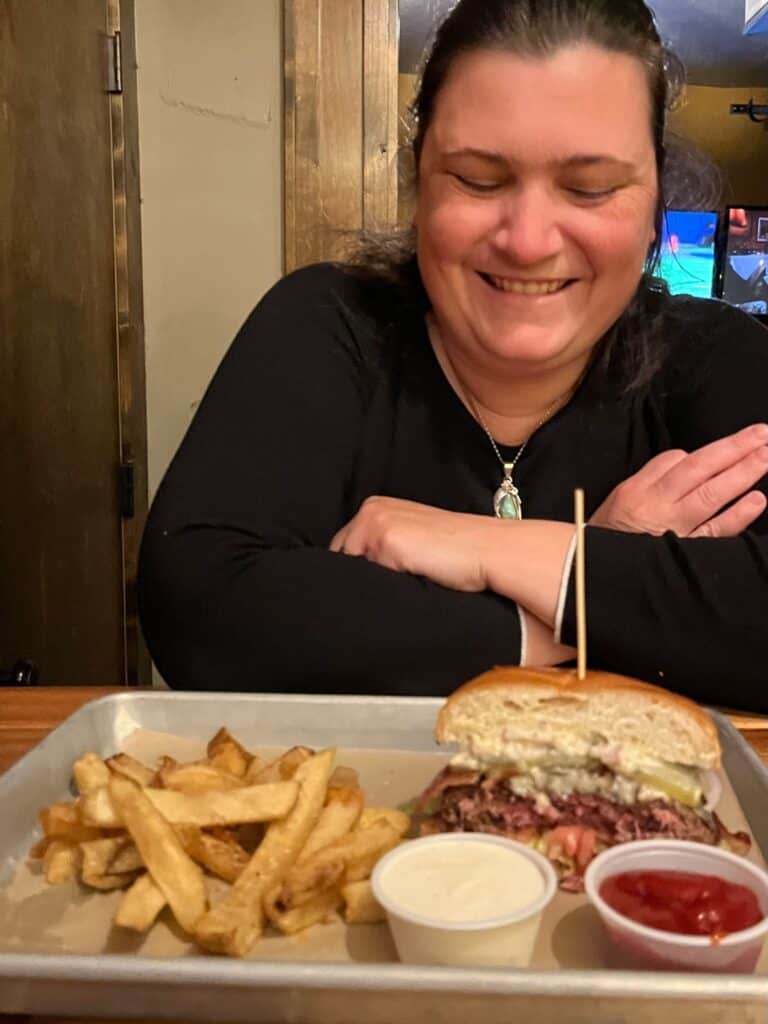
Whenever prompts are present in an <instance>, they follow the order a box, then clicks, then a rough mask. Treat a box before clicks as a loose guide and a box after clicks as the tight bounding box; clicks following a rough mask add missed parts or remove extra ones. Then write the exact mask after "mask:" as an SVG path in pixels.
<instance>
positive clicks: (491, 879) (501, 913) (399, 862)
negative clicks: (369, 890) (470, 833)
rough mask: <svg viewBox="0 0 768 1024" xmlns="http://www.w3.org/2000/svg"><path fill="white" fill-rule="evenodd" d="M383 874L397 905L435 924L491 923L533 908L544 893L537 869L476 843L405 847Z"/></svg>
mask: <svg viewBox="0 0 768 1024" xmlns="http://www.w3.org/2000/svg"><path fill="white" fill-rule="evenodd" d="M398 854H399V856H398V857H397V859H396V860H395V861H394V862H393V863H392V864H390V865H389V866H388V867H387V868H386V870H385V871H384V872H383V873H382V874H381V877H380V879H379V884H380V886H381V890H382V894H383V895H384V894H385V895H386V897H387V901H388V902H390V901H391V905H392V906H393V909H394V907H400V908H402V910H403V911H405V912H406V913H411V914H418V915H419V916H421V917H428V918H432V919H433V920H438V921H445V922H453V923H465V924H466V923H469V922H473V921H490V920H494V919H497V918H503V917H506V916H508V915H510V914H514V913H516V912H517V911H519V910H522V909H523V908H524V907H527V906H529V905H530V904H531V903H533V902H534V901H535V900H536V899H538V898H539V897H540V896H541V895H542V893H543V892H544V887H545V886H544V879H543V878H542V876H541V872H540V871H539V870H538V868H537V867H536V865H535V864H534V863H533V862H532V861H530V860H529V859H528V858H527V857H525V856H524V855H523V854H522V853H518V851H517V850H515V849H512V848H510V849H507V848H505V847H504V846H502V845H497V844H491V843H480V842H473V841H471V840H466V841H462V840H460V839H457V840H456V841H455V842H451V843H444V844H437V843H436V844H434V845H429V844H425V845H423V846H422V845H420V844H419V843H418V842H417V843H415V844H414V847H413V849H411V850H409V849H408V848H407V845H406V846H403V847H400V849H399V850H398Z"/></svg>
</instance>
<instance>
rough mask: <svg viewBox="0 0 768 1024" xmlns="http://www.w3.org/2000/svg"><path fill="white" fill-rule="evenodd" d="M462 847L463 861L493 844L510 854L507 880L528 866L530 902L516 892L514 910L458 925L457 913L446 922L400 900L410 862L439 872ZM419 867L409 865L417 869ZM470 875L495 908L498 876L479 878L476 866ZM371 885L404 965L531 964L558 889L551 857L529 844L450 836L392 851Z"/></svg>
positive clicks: (445, 917) (467, 834) (482, 836)
mask: <svg viewBox="0 0 768 1024" xmlns="http://www.w3.org/2000/svg"><path fill="white" fill-rule="evenodd" d="M460 844H461V846H462V847H463V848H464V849H463V850H461V851H458V852H459V853H461V854H462V855H463V853H466V852H467V851H469V854H470V856H471V855H472V853H471V848H475V849H478V848H483V847H484V848H485V849H487V847H488V846H489V845H491V846H494V847H497V848H499V849H500V850H502V851H504V852H506V853H507V854H508V855H509V875H508V876H506V877H508V878H511V877H513V873H514V872H515V870H516V869H520V868H522V875H523V877H527V878H529V879H532V880H533V882H534V885H533V886H532V887H531V892H530V898H526V894H525V893H524V892H521V891H519V890H518V892H517V894H516V898H517V900H518V906H517V908H516V909H515V910H513V911H511V912H509V913H506V914H503V915H501V916H484V917H483V918H481V919H478V918H474V919H471V920H457V919H456V917H457V914H456V912H455V911H456V908H455V907H454V910H453V913H448V911H447V910H446V913H445V915H443V916H441V914H440V913H439V906H438V908H437V909H436V910H435V912H434V914H425V913H423V912H415V911H414V910H413V909H412V908H409V907H408V906H407V905H404V903H407V902H408V901H407V900H403V899H402V896H401V897H398V896H397V893H396V890H397V889H398V888H399V885H398V884H397V881H398V876H399V878H400V881H402V880H403V876H402V873H403V872H408V871H409V859H411V858H416V857H417V858H418V863H419V864H420V865H421V866H422V867H423V866H424V865H425V864H427V865H429V868H430V870H431V869H432V868H434V870H435V871H436V872H438V873H439V872H440V871H441V864H442V866H443V867H442V870H445V863H446V855H448V856H449V857H450V856H451V853H450V851H451V850H453V851H457V850H458V847H459V845H460ZM479 852H480V853H482V852H483V850H482V849H480V850H479ZM494 859H496V858H494ZM499 860H500V863H501V858H499ZM415 863H416V862H415V860H411V865H410V870H411V871H413V870H414V864H415ZM469 876H472V878H471V884H472V885H473V886H475V887H477V889H479V891H480V894H481V895H482V896H483V897H485V899H484V900H483V902H486V900H488V901H490V905H491V906H492V905H493V902H494V900H493V897H494V894H497V893H498V885H499V878H498V876H494V874H493V873H492V872H484V871H482V870H480V871H474V872H473V870H472V869H471V868H470V869H469V870H468V872H467V878H468V879H469ZM371 883H372V885H373V892H374V895H375V897H376V899H377V900H378V902H379V903H380V904H381V906H382V907H383V908H384V910H385V911H386V914H387V918H388V920H389V927H390V930H391V932H392V937H393V939H394V941H395V946H396V948H397V953H398V956H399V957H400V959H401V960H402V961H403V962H404V963H412V964H443V965H452V966H475V967H477V966H507V967H525V966H527V965H528V964H529V963H530V960H531V955H532V953H533V947H534V943H535V942H536V935H537V933H538V930H539V924H540V923H541V915H542V912H543V910H544V908H545V907H546V906H547V904H548V903H549V902H550V901H551V899H552V897H553V896H554V894H555V890H556V889H557V876H556V874H555V871H554V868H553V867H552V865H551V864H550V862H549V861H548V860H547V859H546V857H543V856H542V855H541V854H540V853H537V852H536V851H535V850H532V849H531V848H530V847H528V846H525V845H524V844H523V843H518V842H515V841H514V840H512V839H505V838H503V837H501V836H493V835H486V834H484V833H477V832H449V833H445V834H442V835H436V836H428V837H426V838H424V839H414V840H411V841H410V842H406V843H403V844H402V845H400V846H398V847H396V848H395V849H394V850H391V851H390V852H389V853H388V854H386V856H384V857H382V859H381V860H380V861H379V862H378V864H377V865H376V867H375V868H374V871H373V874H372V876H371ZM448 902H449V901H448V900H446V904H447V903H448ZM459 916H460V915H459Z"/></svg>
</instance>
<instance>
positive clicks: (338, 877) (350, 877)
mask: <svg viewBox="0 0 768 1024" xmlns="http://www.w3.org/2000/svg"><path fill="white" fill-rule="evenodd" d="M399 841H400V837H399V836H398V834H397V832H395V830H394V829H393V828H392V826H391V825H389V824H388V822H386V821H384V820H379V821H375V822H374V823H373V824H372V825H370V826H369V827H368V828H364V829H356V830H355V831H354V832H350V833H349V834H348V835H346V836H343V837H342V838H341V839H337V840H336V842H335V843H331V844H330V846H326V847H324V849H322V850H318V852H317V853H315V854H314V855H313V856H312V857H310V858H309V859H308V860H305V861H303V862H302V863H300V864H296V865H295V867H293V868H292V869H291V871H289V872H288V874H287V875H286V878H285V881H284V883H283V888H282V890H281V893H280V898H279V902H280V903H281V904H282V905H283V906H284V907H285V908H286V909H287V910H291V909H292V908H293V907H299V906H301V905H302V904H304V903H308V902H309V901H310V900H311V899H313V898H314V896H315V895H317V893H318V892H321V891H323V890H324V889H330V888H331V887H333V886H337V885H340V884H342V883H346V882H350V881H359V880H360V878H361V877H367V876H366V875H364V874H362V873H361V868H362V870H365V871H368V873H370V870H371V869H372V867H373V864H375V863H376V861H377V860H378V859H379V857H381V856H382V855H383V854H384V853H386V852H387V850H391V849H392V847H393V846H396V845H397V844H398V842H399Z"/></svg>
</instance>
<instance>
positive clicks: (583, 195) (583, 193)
mask: <svg viewBox="0 0 768 1024" xmlns="http://www.w3.org/2000/svg"><path fill="white" fill-rule="evenodd" d="M568 191H569V192H570V193H571V195H572V196H575V197H576V198H577V199H584V200H586V201H587V202H590V201H591V202H597V201H598V200H600V199H607V198H608V197H609V196H612V195H613V194H614V193H615V192H618V186H615V187H613V188H603V189H585V188H569V189H568Z"/></svg>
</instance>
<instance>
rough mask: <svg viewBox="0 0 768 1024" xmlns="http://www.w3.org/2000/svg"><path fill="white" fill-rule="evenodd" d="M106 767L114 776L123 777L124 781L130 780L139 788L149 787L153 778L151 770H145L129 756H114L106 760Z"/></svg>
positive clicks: (145, 767)
mask: <svg viewBox="0 0 768 1024" xmlns="http://www.w3.org/2000/svg"><path fill="white" fill-rule="evenodd" d="M107 767H108V768H109V769H110V770H111V771H113V772H114V773H115V774H116V775H124V776H125V778H126V779H130V780H131V781H132V782H135V783H136V784H137V785H139V786H151V785H152V780H153V779H154V777H155V773H154V771H153V770H152V769H151V768H147V766H146V765H145V764H142V763H141V761H137V760H136V758H135V757H131V756H130V755H129V754H116V755H115V756H114V757H109V758H107ZM107 782H109V780H107Z"/></svg>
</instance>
